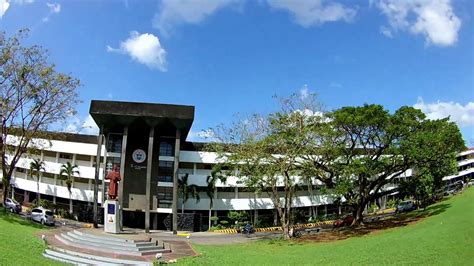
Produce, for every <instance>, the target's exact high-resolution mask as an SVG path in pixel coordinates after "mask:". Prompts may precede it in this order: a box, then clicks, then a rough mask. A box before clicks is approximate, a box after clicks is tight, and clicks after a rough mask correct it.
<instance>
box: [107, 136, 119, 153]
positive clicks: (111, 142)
mask: <svg viewBox="0 0 474 266" xmlns="http://www.w3.org/2000/svg"><path fill="white" fill-rule="evenodd" d="M122 138H123V136H122V135H121V134H114V133H110V134H109V137H108V139H107V151H108V152H115V153H121V152H122Z"/></svg>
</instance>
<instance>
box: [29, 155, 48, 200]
mask: <svg viewBox="0 0 474 266" xmlns="http://www.w3.org/2000/svg"><path fill="white" fill-rule="evenodd" d="M44 171H46V170H45V168H44V162H43V161H41V160H40V159H34V160H33V161H32V162H30V175H31V177H33V178H36V200H37V201H38V202H37V203H38V204H39V201H40V192H39V179H40V176H41V172H44Z"/></svg>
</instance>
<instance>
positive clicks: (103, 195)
mask: <svg viewBox="0 0 474 266" xmlns="http://www.w3.org/2000/svg"><path fill="white" fill-rule="evenodd" d="M103 138H104V142H106V141H107V139H106V138H105V136H103ZM102 165H103V166H104V168H102V182H101V183H102V203H104V202H105V200H106V199H107V193H106V189H105V187H106V183H105V175H106V174H107V149H105V150H104V160H102Z"/></svg>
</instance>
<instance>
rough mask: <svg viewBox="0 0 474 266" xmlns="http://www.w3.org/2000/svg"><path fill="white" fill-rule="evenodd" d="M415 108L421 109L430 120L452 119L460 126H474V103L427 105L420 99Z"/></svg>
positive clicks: (437, 103)
mask: <svg viewBox="0 0 474 266" xmlns="http://www.w3.org/2000/svg"><path fill="white" fill-rule="evenodd" d="M413 107H414V108H417V109H420V110H421V111H422V112H423V113H425V114H426V116H427V117H428V118H429V119H441V118H445V117H448V116H449V117H450V120H451V121H453V122H456V123H457V124H458V125H459V126H474V102H469V103H467V104H466V105H462V104H460V103H456V102H440V101H438V102H436V103H425V102H424V101H423V99H422V98H418V101H417V103H416V104H414V105H413Z"/></svg>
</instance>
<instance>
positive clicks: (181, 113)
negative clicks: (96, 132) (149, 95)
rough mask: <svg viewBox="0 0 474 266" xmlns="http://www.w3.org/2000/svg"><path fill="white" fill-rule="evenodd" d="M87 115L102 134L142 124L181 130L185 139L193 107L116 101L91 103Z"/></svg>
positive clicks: (95, 101)
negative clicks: (101, 129)
mask: <svg viewBox="0 0 474 266" xmlns="http://www.w3.org/2000/svg"><path fill="white" fill-rule="evenodd" d="M89 113H90V114H91V116H92V118H93V119H94V121H95V122H96V123H97V125H98V126H99V127H101V126H102V127H104V132H106V131H107V130H109V129H112V128H116V127H117V126H129V125H131V124H133V123H142V124H145V125H147V126H149V127H156V126H160V125H163V126H165V127H169V126H173V127H174V128H176V129H179V130H181V136H182V139H186V136H187V135H188V132H189V130H190V129H191V125H192V123H193V120H194V106H188V105H174V104H155V103H138V102H118V101H97V100H93V101H91V106H90V110H89Z"/></svg>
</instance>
